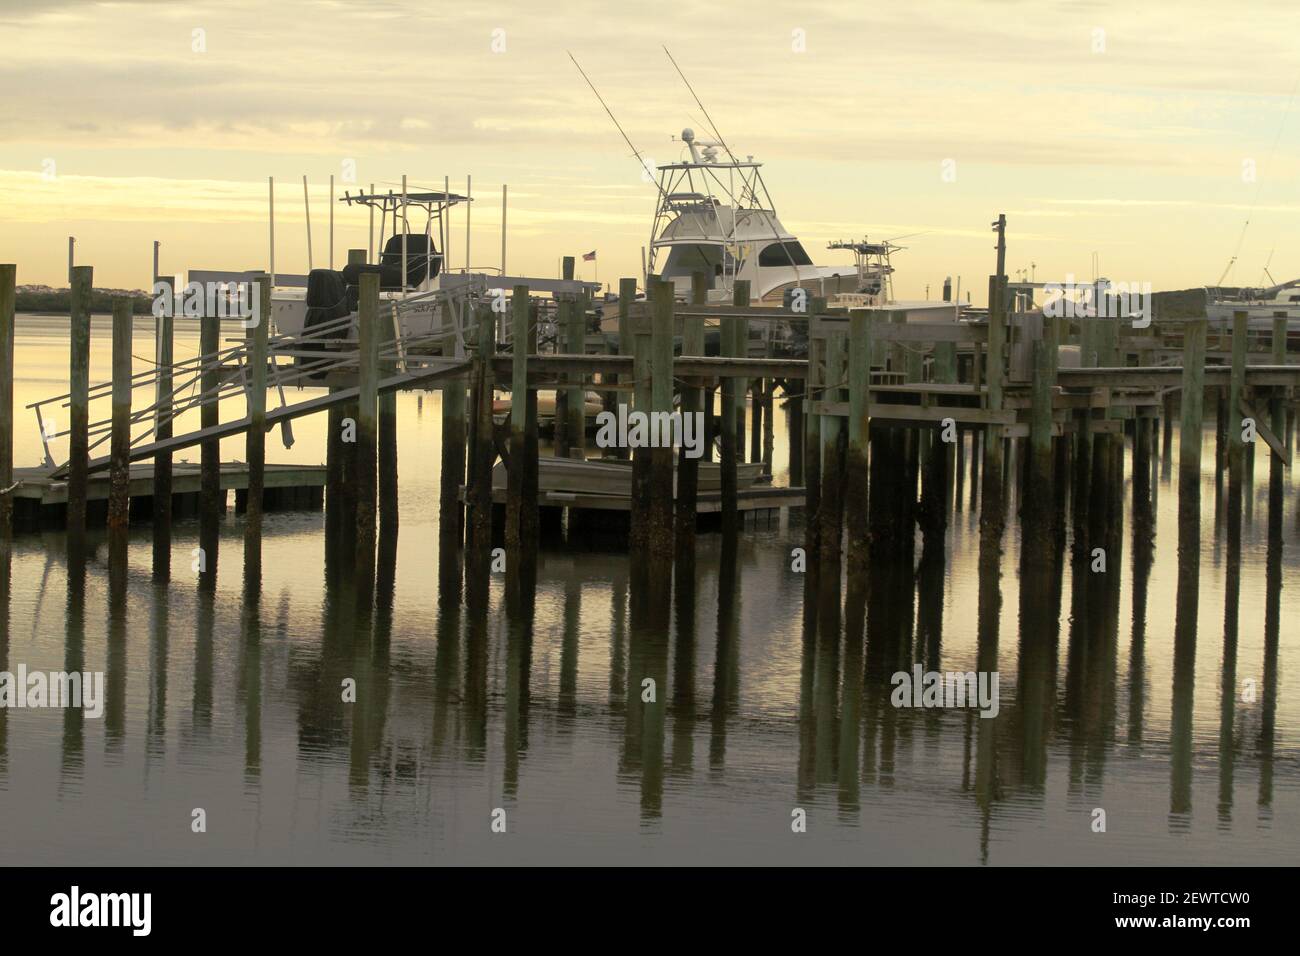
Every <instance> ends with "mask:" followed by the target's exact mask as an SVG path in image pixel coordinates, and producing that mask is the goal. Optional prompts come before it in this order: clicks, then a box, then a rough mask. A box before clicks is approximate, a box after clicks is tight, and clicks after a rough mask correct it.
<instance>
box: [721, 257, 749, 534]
mask: <svg viewBox="0 0 1300 956" xmlns="http://www.w3.org/2000/svg"><path fill="white" fill-rule="evenodd" d="M731 301H732V304H733V305H736V306H746V305H748V304H749V281H748V280H747V279H737V280H736V281H735V283H734V284H733V286H732V298H731ZM741 322H742V320H741V319H739V318H736V317H735V316H724V317H723V318H722V320H721V323H720V334H721V341H720V348H719V352H720V353H721V354H722V355H723V356H728V357H732V358H735V357H737V356H738V355H739V354H741V349H742V347H743V340H742V339H741V335H742V325H741ZM743 383H744V379H737V378H734V377H732V376H730V375H726V373H725V372H724V377H723V378H722V387H721V392H722V399H721V408H720V410H719V413H718V414H719V416H720V418H721V420H722V421H721V430H722V436H721V437H722V448H721V458H722V460H721V462H720V471H721V479H722V534H723V536H724V537H731V536H733V535H735V534H736V532H737V531H738V530H739V517H740V513H739V509H738V501H737V495H738V489H737V485H736V465H737V463H738V461H739V456H740V455H741V454H742V453H743V452H742V451H741V449H740V447H739V445H738V436H739V434H740V432H741V431H742V429H743V423H744V414H745V412H744V404H743V403H744V394H745V392H744V387H743ZM737 396H739V401H738V400H737ZM737 404H739V405H740V415H739V416H737V414H736V408H737Z"/></svg>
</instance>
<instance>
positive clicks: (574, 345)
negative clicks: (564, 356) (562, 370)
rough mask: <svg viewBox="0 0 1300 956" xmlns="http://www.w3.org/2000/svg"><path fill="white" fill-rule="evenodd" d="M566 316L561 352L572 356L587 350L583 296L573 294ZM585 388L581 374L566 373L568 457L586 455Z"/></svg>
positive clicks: (584, 298) (584, 301)
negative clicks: (563, 345)
mask: <svg viewBox="0 0 1300 956" xmlns="http://www.w3.org/2000/svg"><path fill="white" fill-rule="evenodd" d="M568 307H569V319H568V326H567V328H566V329H565V341H566V344H565V351H566V352H569V353H571V354H573V355H582V354H584V353H585V352H586V351H587V303H586V297H585V296H575V297H574V299H573V300H572V301H571V302H569V303H568ZM586 408H587V391H586V389H585V388H584V387H583V383H582V376H581V375H579V374H577V373H573V374H572V375H570V376H569V389H568V395H567V398H566V406H565V414H566V416H567V417H568V421H567V423H566V427H565V432H566V433H567V437H568V443H569V447H568V456H569V457H570V458H586V457H587V412H586Z"/></svg>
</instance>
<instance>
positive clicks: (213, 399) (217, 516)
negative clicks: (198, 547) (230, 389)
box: [199, 315, 225, 567]
mask: <svg viewBox="0 0 1300 956" xmlns="http://www.w3.org/2000/svg"><path fill="white" fill-rule="evenodd" d="M220 348H221V319H220V318H218V317H217V316H215V315H204V316H203V317H202V318H201V319H199V353H200V354H201V355H202V356H203V372H202V374H201V375H200V376H199V390H200V391H201V392H202V393H203V404H202V405H200V406H199V427H200V428H204V429H207V428H216V426H217V425H219V424H220V423H221V408H220V405H219V404H218V399H217V392H218V389H219V388H220V385H221V369H220V360H219V359H218V357H217V352H218V351H219V350H220ZM224 511H225V492H223V491H222V490H221V439H219V438H205V439H203V441H202V443H201V444H200V446H199V526H200V537H201V538H203V539H204V541H205V542H207V543H208V544H213V545H215V542H216V534H217V525H218V523H219V522H220V520H221V513H222V512H224ZM205 550H206V548H205ZM214 558H215V556H214V555H212V554H209V555H208V556H207V562H208V566H209V567H211V566H212V563H213V561H214Z"/></svg>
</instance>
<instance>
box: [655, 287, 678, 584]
mask: <svg viewBox="0 0 1300 956" xmlns="http://www.w3.org/2000/svg"><path fill="white" fill-rule="evenodd" d="M673 291H674V290H673V284H672V283H671V282H659V283H656V285H655V288H654V292H653V307H652V313H651V317H650V323H651V325H650V329H651V331H650V409H651V424H650V428H649V431H650V433H651V435H652V438H653V439H654V440H653V441H652V445H653V446H654V447H652V448H651V449H650V527H649V531H650V535H649V545H650V551H649V553H650V558H651V562H652V566H653V567H654V569H655V570H656V571H662V570H663V569H665V568H671V566H672V561H673V447H672V431H673V430H672V426H671V424H669V422H670V421H671V416H672V412H673ZM656 422H663V423H664V424H662V425H658V424H656Z"/></svg>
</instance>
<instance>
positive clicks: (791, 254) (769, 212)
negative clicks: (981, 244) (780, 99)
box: [603, 129, 960, 331]
mask: <svg viewBox="0 0 1300 956" xmlns="http://www.w3.org/2000/svg"><path fill="white" fill-rule="evenodd" d="M681 142H682V143H683V146H684V149H685V155H684V156H683V158H682V159H681V160H680V161H679V162H675V163H668V164H665V165H661V166H656V167H655V169H656V170H657V171H658V182H657V186H656V190H657V201H656V205H655V212H654V218H653V222H652V224H651V228H650V244H649V247H648V249H649V253H648V258H647V261H646V271H647V273H648V274H650V275H656V276H659V277H660V278H661V279H665V280H667V281H670V282H672V283H673V285H674V287H675V291H676V295H677V297H678V298H682V299H686V298H688V297H689V296H690V294H691V283H692V281H693V280H692V275H693V274H694V273H696V272H703V273H704V274H705V275H706V276H707V277H708V299H709V301H710V302H714V303H724V304H730V303H731V302H732V301H733V290H734V288H735V283H736V281H737V280H744V281H747V282H748V283H749V291H750V301H751V302H752V303H754V304H756V305H766V306H779V305H782V304H783V303H785V302H786V301H787V298H788V295H789V293H790V292H791V291H792V290H794V289H803V290H805V291H806V292H807V294H808V295H810V296H818V297H825V298H826V299H828V300H829V301H830V302H831V304H833V305H843V306H849V307H857V308H886V307H887V308H890V309H900V310H904V311H906V312H907V313H908V318H909V320H910V319H913V317H914V316H913V313H915V320H921V319H924V320H926V321H946V320H948V319H951V320H953V321H956V320H957V317H958V315H959V312H960V306H956V304H955V303H952V302H947V303H945V302H938V301H921V302H899V301H897V300H895V299H894V296H893V281H892V276H893V273H894V267H893V264H892V262H891V257H892V255H893V254H894V253H896V252H898V251H899V250H900V249H902V248H903V247H902V246H899V245H897V244H896V243H894V242H892V241H890V240H883V241H876V242H872V241H869V240H868V239H866V238H863V239H861V240H851V241H842V240H841V241H836V242H831V243H829V244H828V246H827V248H828V249H830V250H834V251H848V252H852V253H853V257H854V260H853V262H852V263H844V264H841V265H818V264H816V263H814V262H813V261H812V258H811V256H809V254H808V251H807V250H806V249H805V248H804V246H803V244H802V243H801V242H800V241H799V238H798V236H796V235H795V234H794V233H793V232H792V231H791V230H790V229H789V228H787V227H786V226H785V225H784V224H783V223H782V221H781V219H780V217H779V216H778V215H777V212H776V208H775V204H774V203H773V202H772V197H771V194H770V193H769V192H768V189H767V185H766V183H765V182H764V180H763V174H762V164H761V163H759V162H756V161H755V160H754V158H753V157H752V156H746V157H745V158H744V159H740V158H737V157H736V156H735V155H733V154H732V153H731V151H730V149H728V148H727V146H726V144H724V143H722V142H720V141H719V142H711V141H703V140H699V139H697V138H696V136H695V133H694V131H692V130H690V129H684V130H682V133H681ZM724 153H725V155H723V154H724ZM603 328H604V329H605V330H606V331H613V330H614V328H615V324H614V322H613V321H612V320H611V319H606V321H605V323H604V324H603Z"/></svg>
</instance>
